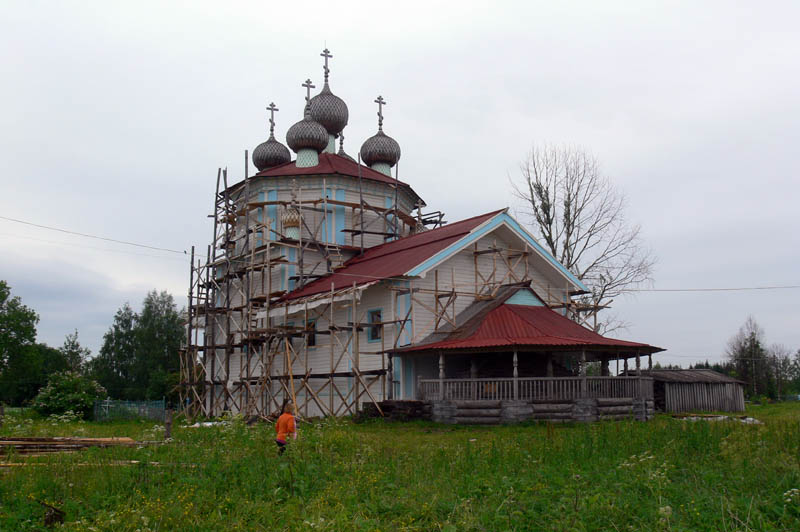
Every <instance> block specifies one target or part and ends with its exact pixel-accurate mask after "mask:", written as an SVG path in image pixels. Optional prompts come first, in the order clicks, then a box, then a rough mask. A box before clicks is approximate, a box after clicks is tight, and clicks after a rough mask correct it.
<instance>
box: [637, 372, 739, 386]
mask: <svg viewBox="0 0 800 532" xmlns="http://www.w3.org/2000/svg"><path fill="white" fill-rule="evenodd" d="M629 373H630V374H633V372H630V371H629ZM642 376H646V377H653V379H654V380H657V381H662V382H711V383H725V382H736V383H739V384H744V382H742V381H740V380H738V379H734V378H733V377H729V376H728V375H725V374H723V373H719V372H717V371H714V370H711V369H651V370H647V371H642Z"/></svg>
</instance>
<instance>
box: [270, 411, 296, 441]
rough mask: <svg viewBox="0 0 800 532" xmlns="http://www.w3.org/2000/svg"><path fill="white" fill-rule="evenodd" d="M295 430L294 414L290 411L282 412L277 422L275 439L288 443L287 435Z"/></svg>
mask: <svg viewBox="0 0 800 532" xmlns="http://www.w3.org/2000/svg"><path fill="white" fill-rule="evenodd" d="M294 431H295V426H294V416H293V415H291V414H289V413H288V412H287V413H284V414H281V417H279V418H278V422H277V423H275V432H276V433H277V436H276V437H275V439H276V440H278V441H279V442H282V443H286V437H287V436H288V435H289V434H293V433H294Z"/></svg>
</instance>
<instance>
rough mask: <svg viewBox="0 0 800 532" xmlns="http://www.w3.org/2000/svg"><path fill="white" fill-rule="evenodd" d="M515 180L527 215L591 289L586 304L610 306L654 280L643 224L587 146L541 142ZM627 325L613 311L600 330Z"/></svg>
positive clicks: (543, 239)
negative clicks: (630, 215)
mask: <svg viewBox="0 0 800 532" xmlns="http://www.w3.org/2000/svg"><path fill="white" fill-rule="evenodd" d="M520 168H521V174H522V175H521V178H520V179H519V180H518V182H517V183H515V184H514V188H515V195H516V196H517V197H518V198H519V199H521V200H522V202H523V205H524V207H523V211H522V214H525V215H528V217H529V219H530V223H531V224H532V225H533V227H534V228H535V229H536V230H537V231H536V232H538V233H539V235H540V236H541V242H542V244H543V245H544V247H545V248H547V250H548V251H549V252H550V253H551V254H552V255H553V257H555V258H556V259H557V260H558V261H559V262H561V264H563V265H564V267H565V268H567V269H568V270H570V271H571V272H572V273H573V274H574V275H575V276H576V277H577V278H578V279H580V280H581V281H582V282H583V283H584V284H585V285H586V286H587V287H588V288H589V289H590V290H591V294H590V295H587V296H585V297H584V298H583V300H584V301H583V302H585V303H593V304H597V305H608V304H610V303H611V301H612V300H613V299H614V298H615V297H617V296H619V295H622V294H624V293H625V291H626V290H627V289H629V288H633V287H636V286H639V285H641V284H643V283H646V282H649V281H652V274H653V267H654V265H655V257H654V256H653V254H652V252H651V251H650V250H649V249H648V248H647V247H646V246H645V245H644V243H643V241H642V238H641V235H640V228H639V226H638V225H635V224H631V223H629V222H628V220H627V219H626V218H625V201H626V200H625V196H624V195H623V194H622V193H621V192H619V191H618V190H617V189H616V188H615V187H614V185H613V184H612V182H611V181H610V180H609V179H608V178H607V177H605V176H604V175H603V174H602V173H601V171H600V165H599V164H598V162H597V159H596V158H595V157H594V156H593V155H592V154H591V153H589V152H588V151H587V150H585V149H582V148H575V147H568V146H560V147H559V146H549V145H545V146H535V147H534V148H533V149H532V150H531V152H530V153H529V155H528V157H527V159H526V160H525V161H524V162H523V163H522V165H521V167H520ZM620 327H624V324H623V323H622V322H619V321H618V320H616V319H615V318H613V316H606V317H605V318H604V319H603V320H602V321H598V322H597V323H596V325H595V330H597V331H599V332H610V331H612V330H614V329H617V328H620Z"/></svg>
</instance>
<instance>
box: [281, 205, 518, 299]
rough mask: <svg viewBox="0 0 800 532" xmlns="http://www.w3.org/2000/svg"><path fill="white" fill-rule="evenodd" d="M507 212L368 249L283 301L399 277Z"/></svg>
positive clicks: (284, 297)
mask: <svg viewBox="0 0 800 532" xmlns="http://www.w3.org/2000/svg"><path fill="white" fill-rule="evenodd" d="M503 210H504V209H501V210H498V211H494V212H490V213H487V214H482V215H480V216H475V217H473V218H467V219H466V220H461V221H459V222H454V223H451V224H447V225H444V226H442V227H439V228H437V229H431V230H430V231H425V232H422V233H417V234H415V235H411V236H406V237H403V238H400V239H398V240H394V241H392V242H387V243H386V244H381V245H379V246H375V247H371V248H368V249H366V250H364V254H363V255H361V256H356V257H353V258H352V259H350V260H348V261H347V262H345V263H344V265H343V266H342V267H341V268H339V269H337V270H336V271H334V272H333V273H332V274H330V275H327V276H326V277H322V278H321V279H317V280H316V281H313V282H310V283H308V284H307V285H305V286H304V287H302V288H300V289H298V290H295V291H294V292H290V293H288V294H286V295H285V296H283V298H281V299H282V300H291V299H298V298H301V297H306V296H310V295H314V294H321V293H323V292H330V291H331V286H333V289H334V290H340V289H342V288H347V287H348V286H352V285H353V283H355V284H357V285H361V284H364V283H369V282H373V281H377V280H382V279H388V278H390V277H398V276H401V275H404V274H405V273H406V272H408V271H409V270H411V269H412V268H414V266H417V265H418V264H420V263H422V262H423V261H425V260H427V259H428V258H430V257H432V256H433V255H435V254H436V253H438V252H439V251H441V250H443V249H445V248H446V247H447V246H449V245H450V244H453V243H454V242H456V241H458V240H460V239H461V238H463V237H464V236H465V235H467V234H469V232H470V231H472V230H473V229H475V228H476V227H478V226H479V225H481V224H482V223H483V222H485V221H487V220H489V219H490V218H492V217H494V216H496V215H498V214H499V213H501V212H503Z"/></svg>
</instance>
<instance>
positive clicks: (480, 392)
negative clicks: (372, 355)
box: [419, 377, 653, 401]
mask: <svg viewBox="0 0 800 532" xmlns="http://www.w3.org/2000/svg"><path fill="white" fill-rule="evenodd" d="M419 394H420V399H422V400H423V401H437V400H466V401H470V400H471V401H480V400H491V401H507V400H512V399H516V400H522V401H537V400H544V399H556V400H562V399H563V400H569V399H580V398H591V399H600V398H608V399H611V398H627V397H644V398H647V399H652V398H653V379H652V378H650V377H585V378H583V377H522V378H518V379H441V380H440V379H420V380H419Z"/></svg>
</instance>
